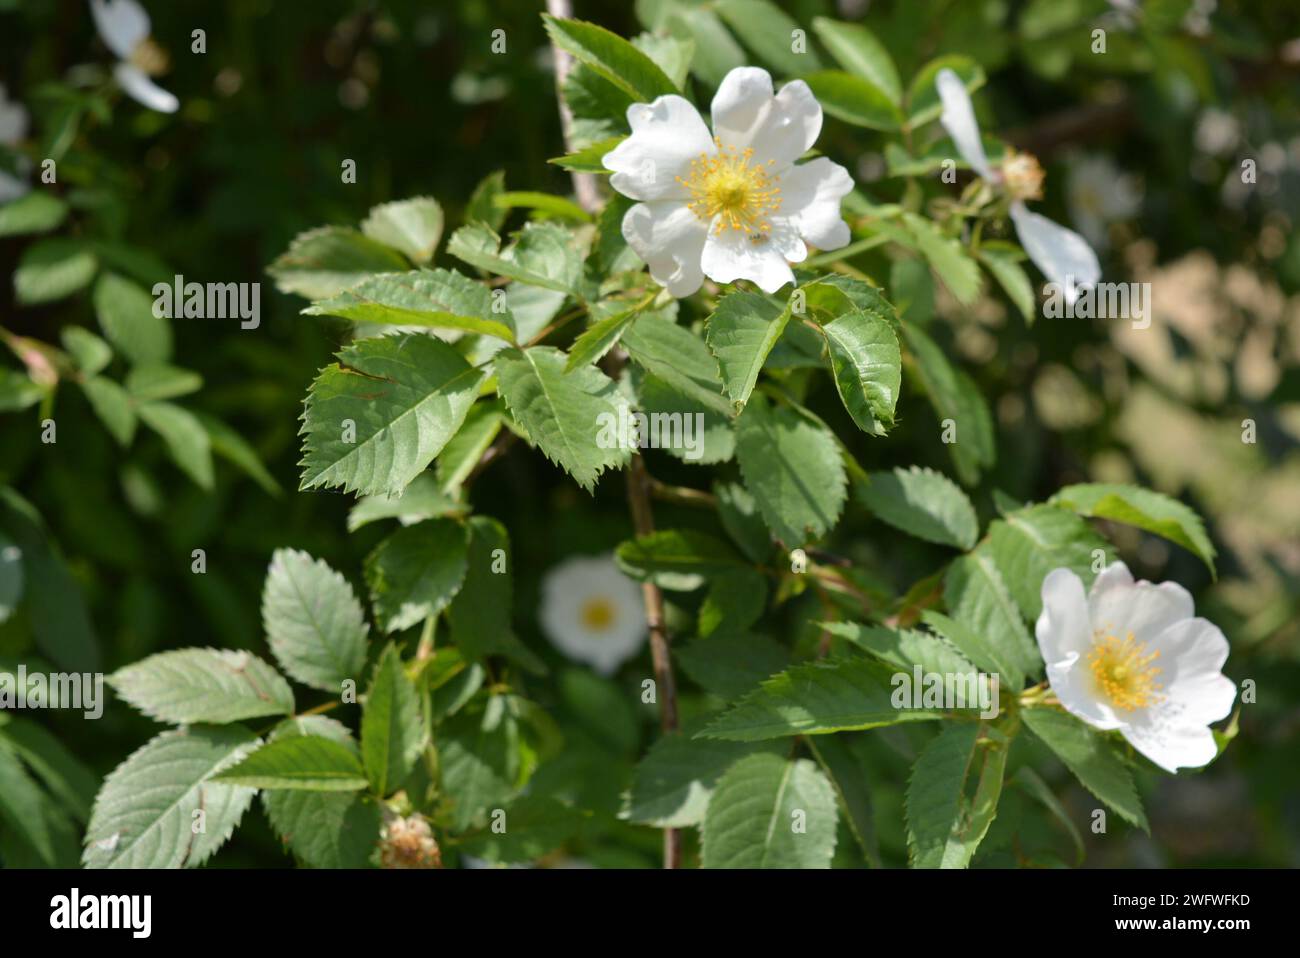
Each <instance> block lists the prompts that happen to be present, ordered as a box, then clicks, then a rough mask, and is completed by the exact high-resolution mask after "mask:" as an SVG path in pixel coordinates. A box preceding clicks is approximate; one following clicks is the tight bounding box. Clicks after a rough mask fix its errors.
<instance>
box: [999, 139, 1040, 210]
mask: <svg viewBox="0 0 1300 958" xmlns="http://www.w3.org/2000/svg"><path fill="white" fill-rule="evenodd" d="M1043 176H1044V174H1043V168H1042V167H1041V166H1039V165H1038V159H1037V157H1035V156H1034V155H1033V154H1032V153H1019V152H1017V151H1016V150H1013V149H1010V148H1008V149H1007V156H1006V159H1004V160H1003V161H1002V182H1003V183H1004V184H1006V188H1007V192H1008V193H1009V194H1010V195H1011V198H1012V199H1015V200H1041V199H1042V198H1043Z"/></svg>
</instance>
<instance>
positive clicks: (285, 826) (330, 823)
mask: <svg viewBox="0 0 1300 958" xmlns="http://www.w3.org/2000/svg"><path fill="white" fill-rule="evenodd" d="M303 735H312V736H318V737H322V738H327V739H329V740H331V741H333V742H335V743H337V744H339V745H340V746H342V747H343V748H344V749H346V750H347V751H348V753H349V754H351V755H352V756H353V758H354V759H355V758H356V757H357V756H358V755H359V754H360V752H359V750H358V749H357V743H356V742H355V741H353V739H352V733H351V732H350V731H348V729H347V727H346V726H345V725H343V724H342V723H341V722H337V721H335V720H334V719H331V718H327V717H325V716H323V715H306V716H300V717H298V718H292V719H287V720H285V721H284V722H281V723H280V724H279V725H278V726H276V728H275V731H273V732H272V733H271V741H272V742H278V741H281V740H284V739H287V738H290V737H293V736H303ZM262 804H263V805H264V806H265V808H266V815H267V817H268V818H269V819H270V820H271V825H272V827H273V828H274V829H275V831H276V833H277V834H278V835H279V836H280V838H281V840H282V841H283V842H284V843H285V844H286V845H288V846H289V847H290V848H291V849H292V850H293V853H294V854H295V855H296V856H298V858H300V859H301V860H302V861H303V862H304V863H305V864H307V865H310V866H311V867H313V868H366V867H367V866H369V864H370V855H371V853H372V852H373V851H374V848H375V845H376V843H377V842H378V840H379V826H380V811H379V806H378V804H377V803H376V802H375V801H374V800H373V799H372V798H371V797H370V796H369V795H368V794H365V793H360V792H310V791H305V790H302V789H275V790H272V791H265V792H263V793H262Z"/></svg>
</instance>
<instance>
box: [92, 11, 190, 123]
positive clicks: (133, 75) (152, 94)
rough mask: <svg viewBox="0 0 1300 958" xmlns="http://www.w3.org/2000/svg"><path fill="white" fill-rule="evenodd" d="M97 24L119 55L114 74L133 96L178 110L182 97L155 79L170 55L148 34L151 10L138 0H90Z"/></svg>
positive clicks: (162, 110)
mask: <svg viewBox="0 0 1300 958" xmlns="http://www.w3.org/2000/svg"><path fill="white" fill-rule="evenodd" d="M90 12H91V14H93V15H94V17H95V28H96V29H97V30H98V31H99V36H100V38H101V39H103V41H104V44H105V45H106V46H107V47H108V48H109V49H110V50H111V51H113V53H114V54H115V55H116V56H117V58H118V63H117V65H116V66H114V67H113V78H114V79H116V80H117V84H118V86H120V87H121V88H122V89H123V90H125V91H126V93H127V95H128V96H130V97H131V98H132V99H133V100H136V101H137V102H139V103H141V104H143V105H144V106H147V107H148V108H149V109H151V110H157V111H158V112H160V113H175V112H176V110H177V109H178V108H179V107H180V101H179V100H177V99H176V97H174V96H173V95H172V94H170V93H168V92H167V91H166V90H164V89H163V88H162V87H160V86H158V85H157V84H156V83H154V82H153V80H151V79H149V75H150V74H158V73H161V72H163V71H164V70H165V69H166V67H167V56H166V54H164V53H163V52H162V50H161V49H159V48H158V45H157V44H155V43H154V42H153V41H152V40H151V39H150V38H149V14H148V12H147V11H146V10H145V8H144V7H142V6H140V4H139V3H137V2H136V0H90Z"/></svg>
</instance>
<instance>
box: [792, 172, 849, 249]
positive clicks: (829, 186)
mask: <svg viewBox="0 0 1300 958" xmlns="http://www.w3.org/2000/svg"><path fill="white" fill-rule="evenodd" d="M852 190H853V180H852V179H851V178H850V177H849V171H848V170H846V169H845V168H844V167H842V166H840V165H839V164H838V163H834V162H832V161H831V160H828V159H827V158H826V157H824V156H819V157H817V159H815V160H811V161H809V162H807V163H803V164H800V165H799V166H795V167H791V169H790V170H789V171H788V172H787V173H785V174H784V175H783V176H782V177H781V209H782V212H783V213H784V214H785V215H786V216H787V218H789V219H790V220H791V221H792V222H793V223H794V225H795V228H796V229H798V231H799V234H800V235H801V236H802V237H803V238H804V239H805V240H807V241H808V242H809V243H812V244H813V245H814V246H816V247H818V248H820V249H824V250H831V249H839V248H840V247H841V246H844V245H846V244H847V243H848V241H849V226H848V224H847V223H845V222H844V220H843V218H842V217H841V216H840V200H841V199H842V198H843V197H845V196H846V195H847V194H848V193H850V192H851V191H852Z"/></svg>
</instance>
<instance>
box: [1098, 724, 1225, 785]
mask: <svg viewBox="0 0 1300 958" xmlns="http://www.w3.org/2000/svg"><path fill="white" fill-rule="evenodd" d="M1158 714H1159V713H1152V714H1151V715H1149V716H1147V717H1148V718H1149V719H1155V720H1153V721H1143V722H1135V723H1134V724H1132V725H1126V726H1125V727H1124V728H1123V729H1122V730H1121V734H1123V736H1124V737H1125V738H1126V739H1128V740H1129V742H1131V743H1132V745H1133V747H1134V748H1135V749H1137V750H1138V751H1139V752H1141V753H1142V754H1143V755H1145V756H1146V757H1147V758H1149V759H1151V761H1153V762H1155V763H1156V764H1157V765H1159V766H1160V767H1161V768H1163V769H1164V770H1165V771H1166V772H1177V771H1178V769H1180V768H1200V767H1201V766H1202V765H1205V764H1207V763H1209V762H1210V760H1212V759H1213V758H1214V756H1215V755H1216V754H1217V753H1218V745H1217V744H1216V743H1215V741H1214V733H1213V732H1211V731H1210V730H1209V729H1208V728H1206V727H1205V726H1204V725H1182V724H1177V723H1173V722H1164V721H1160V720H1159V718H1158Z"/></svg>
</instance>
